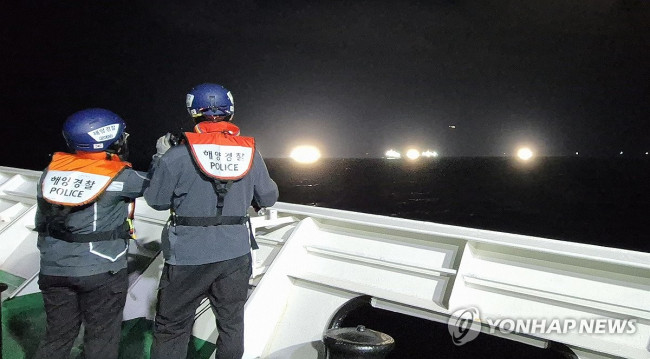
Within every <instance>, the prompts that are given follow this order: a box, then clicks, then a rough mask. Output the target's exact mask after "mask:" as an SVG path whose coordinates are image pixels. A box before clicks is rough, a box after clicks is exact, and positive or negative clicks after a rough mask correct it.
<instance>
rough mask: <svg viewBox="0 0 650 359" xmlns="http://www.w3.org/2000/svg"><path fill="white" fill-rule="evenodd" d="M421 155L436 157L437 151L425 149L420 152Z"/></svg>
mask: <svg viewBox="0 0 650 359" xmlns="http://www.w3.org/2000/svg"><path fill="white" fill-rule="evenodd" d="M422 157H438V152H436V151H431V150H426V151H424V152H422Z"/></svg>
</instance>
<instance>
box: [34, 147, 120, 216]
mask: <svg viewBox="0 0 650 359" xmlns="http://www.w3.org/2000/svg"><path fill="white" fill-rule="evenodd" d="M126 167H131V164H130V163H128V162H124V161H122V160H120V159H119V157H118V156H115V155H112V156H111V158H110V159H107V158H106V153H105V152H77V153H75V154H70V153H63V152H56V153H55V154H54V155H53V156H52V162H51V163H50V165H49V166H48V168H47V173H46V174H45V178H44V179H43V183H42V184H41V189H42V192H43V198H44V199H45V200H46V201H47V202H49V203H53V204H60V205H64V206H73V207H74V206H82V205H85V204H88V203H92V202H94V201H96V200H97V197H99V195H101V194H102V193H104V191H105V190H106V188H107V187H108V186H109V185H110V184H111V182H112V181H113V179H114V178H115V177H117V175H118V174H119V173H120V172H122V170H123V169H124V168H126Z"/></svg>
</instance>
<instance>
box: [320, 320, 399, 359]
mask: <svg viewBox="0 0 650 359" xmlns="http://www.w3.org/2000/svg"><path fill="white" fill-rule="evenodd" d="M323 342H324V343H325V347H326V348H327V352H328V355H327V358H328V359H383V358H385V357H386V355H388V353H390V352H391V350H393V348H394V347H395V340H393V338H392V337H391V336H390V335H388V334H384V333H381V332H378V331H375V330H372V329H366V327H364V326H363V325H359V326H357V327H356V328H335V329H329V330H328V331H327V332H326V333H325V335H324V336H323Z"/></svg>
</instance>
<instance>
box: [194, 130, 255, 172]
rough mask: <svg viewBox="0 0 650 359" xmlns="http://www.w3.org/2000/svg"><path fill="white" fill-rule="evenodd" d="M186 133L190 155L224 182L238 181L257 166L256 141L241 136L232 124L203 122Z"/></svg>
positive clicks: (203, 168) (205, 169) (200, 165)
mask: <svg viewBox="0 0 650 359" xmlns="http://www.w3.org/2000/svg"><path fill="white" fill-rule="evenodd" d="M194 130H195V131H196V132H195V133H193V132H186V133H185V138H186V140H187V145H188V147H189V149H190V153H191V154H192V157H193V158H194V161H195V162H196V164H197V165H198V166H199V169H201V171H202V172H203V173H204V174H205V175H206V176H208V177H211V178H214V179H217V180H220V181H236V180H238V179H241V178H242V177H244V176H246V174H247V173H248V171H249V170H250V169H251V167H252V166H253V158H254V157H255V139H254V138H253V137H243V136H239V127H237V126H235V125H233V124H232V123H230V122H223V121H222V122H207V121H206V122H201V123H199V124H198V125H196V127H195V128H194Z"/></svg>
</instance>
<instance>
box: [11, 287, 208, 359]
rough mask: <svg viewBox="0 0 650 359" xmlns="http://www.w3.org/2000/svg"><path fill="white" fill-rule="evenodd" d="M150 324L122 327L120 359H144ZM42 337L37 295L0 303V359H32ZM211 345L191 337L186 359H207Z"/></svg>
mask: <svg viewBox="0 0 650 359" xmlns="http://www.w3.org/2000/svg"><path fill="white" fill-rule="evenodd" d="M152 328H153V321H151V320H147V319H144V318H139V319H133V320H129V321H125V322H124V323H123V325H122V342H121V344H120V356H119V358H120V359H148V358H149V349H150V348H151V342H152V339H153V330H152ZM44 334H45V310H44V309H43V297H42V296H41V294H40V293H36V294H29V295H25V296H21V297H16V298H13V299H11V300H7V301H5V302H3V303H2V358H3V359H23V358H25V359H26V358H32V357H33V356H34V353H35V352H36V349H37V348H38V343H39V342H40V340H41V338H42V336H43V335H44ZM81 343H82V340H81V338H78V340H77V341H76V342H75V346H74V348H73V349H72V351H71V354H70V358H81V357H83V356H82V355H81V352H82V351H83V348H82V347H83V346H82V344H81ZM214 350H215V345H214V344H213V343H210V342H206V341H204V340H201V339H198V338H195V337H192V338H191V340H190V344H189V346H188V352H187V358H192V359H203V358H209V357H210V355H211V354H212V353H213V352H214Z"/></svg>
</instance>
